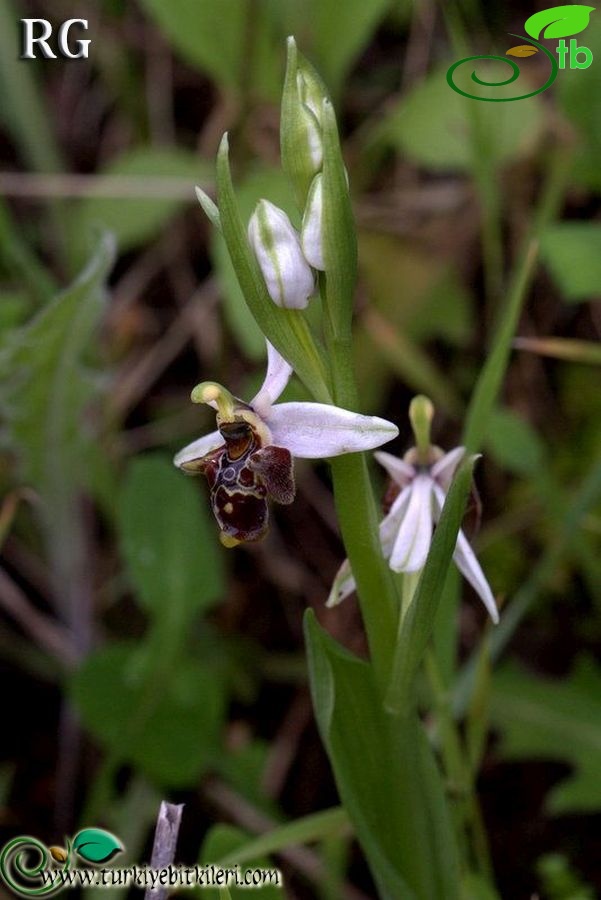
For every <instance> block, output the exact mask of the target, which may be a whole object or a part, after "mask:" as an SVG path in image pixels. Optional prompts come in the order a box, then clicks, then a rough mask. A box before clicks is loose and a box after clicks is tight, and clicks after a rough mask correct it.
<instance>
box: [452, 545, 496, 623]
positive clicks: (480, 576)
mask: <svg viewBox="0 0 601 900" xmlns="http://www.w3.org/2000/svg"><path fill="white" fill-rule="evenodd" d="M453 559H454V560H455V564H456V566H457V568H458V569H459V571H460V572H461V574H462V575H463V577H464V578H465V579H466V581H469V583H470V584H471V586H472V587H473V589H474V590H475V591H476V593H477V594H478V596H479V597H480V599H481V600H482V602H483V603H484V605H485V607H486V609H487V610H488V614H489V616H490V617H491V619H492V620H493V622H494V623H495V625H497V624H498V622H499V611H498V609H497V604H496V602H495V598H494V596H493V592H492V591H491V589H490V585H489V583H488V581H487V580H486V576H485V575H484V572H483V571H482V568H481V566H480V563H479V562H478V560H477V559H476V555H475V553H474V551H473V550H472V548H471V547H470V545H469V543H468V540H467V538H466V536H465V535H464V533H463V532H462V531H460V532H459V534H458V536H457V546H456V547H455V553H454V554H453Z"/></svg>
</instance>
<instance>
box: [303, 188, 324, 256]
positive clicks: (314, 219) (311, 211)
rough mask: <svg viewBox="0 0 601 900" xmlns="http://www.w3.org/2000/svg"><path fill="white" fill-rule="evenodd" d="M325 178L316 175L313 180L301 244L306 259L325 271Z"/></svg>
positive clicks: (304, 216) (304, 218)
mask: <svg viewBox="0 0 601 900" xmlns="http://www.w3.org/2000/svg"><path fill="white" fill-rule="evenodd" d="M322 181H323V178H322V176H321V175H316V176H315V178H314V179H313V181H312V182H311V187H310V188H309V195H308V197H307V205H306V207H305V212H304V215H303V224H302V228H301V246H302V248H303V253H304V255H305V259H306V260H307V261H308V262H310V263H311V265H312V266H313V268H314V269H319V270H320V271H321V272H325V268H326V265H325V262H324V257H323V185H322Z"/></svg>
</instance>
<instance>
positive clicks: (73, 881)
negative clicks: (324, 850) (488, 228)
mask: <svg viewBox="0 0 601 900" xmlns="http://www.w3.org/2000/svg"><path fill="white" fill-rule="evenodd" d="M65 844H66V846H65V847H47V846H46V845H45V844H43V843H42V841H39V840H38V839H37V838H34V837H30V836H28V835H23V836H21V837H16V838H14V839H13V840H12V841H9V842H8V844H5V845H4V847H3V848H2V850H1V851H0V883H1V882H4V884H6V886H7V887H8V888H9V889H10V890H11V891H12V892H13V893H14V894H16V896H17V897H50V896H53V895H55V894H58V893H60V892H61V891H66V890H73V889H74V888H78V889H80V890H82V889H83V890H85V889H90V888H91V889H99V890H113V889H115V888H138V889H141V890H144V889H150V890H157V889H159V888H166V889H168V890H170V891H178V892H179V891H183V890H198V889H201V890H202V889H205V888H215V887H217V888H227V887H235V888H239V889H241V890H245V889H248V890H254V889H256V888H261V887H265V886H273V887H282V886H283V878H282V873H281V872H280V870H279V869H275V868H273V869H264V868H258V867H257V868H248V869H247V868H242V867H241V866H239V865H237V864H236V865H232V866H229V867H228V868H223V867H221V866H217V865H212V864H209V865H194V866H181V865H173V864H171V863H170V864H169V865H165V866H162V867H161V868H153V867H152V865H150V866H148V865H146V864H142V865H129V866H127V867H123V868H120V867H118V866H108V865H106V864H107V863H110V862H111V861H112V860H113V859H114V857H116V856H117V855H118V854H119V853H121V852H122V851H124V849H125V848H124V847H123V845H122V844H121V842H120V841H119V839H118V838H116V837H115V835H114V834H111V833H110V831H103V830H102V829H101V828H84V829H83V830H82V831H79V832H78V833H77V834H76V835H75V837H74V838H72V839H66V841H65Z"/></svg>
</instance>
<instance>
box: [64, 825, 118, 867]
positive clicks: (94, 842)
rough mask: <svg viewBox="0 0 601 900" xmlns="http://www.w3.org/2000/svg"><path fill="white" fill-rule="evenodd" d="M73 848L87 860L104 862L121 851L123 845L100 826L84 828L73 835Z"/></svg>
mask: <svg viewBox="0 0 601 900" xmlns="http://www.w3.org/2000/svg"><path fill="white" fill-rule="evenodd" d="M73 849H74V850H75V851H76V852H77V854H78V856H81V858H82V859H85V860H86V861H87V862H92V863H104V862H108V861H109V860H110V859H112V858H113V857H114V856H116V855H117V853H121V851H122V850H123V847H122V846H121V843H120V841H118V840H117V838H116V837H115V835H114V834H111V833H110V831H103V830H102V829H101V828H84V829H83V831H78V832H77V834H76V835H75V837H74V839H73Z"/></svg>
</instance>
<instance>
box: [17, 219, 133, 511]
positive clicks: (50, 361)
mask: <svg viewBox="0 0 601 900" xmlns="http://www.w3.org/2000/svg"><path fill="white" fill-rule="evenodd" d="M114 255H115V244H114V241H113V239H112V237H111V236H109V235H104V236H103V237H101V238H100V240H99V241H98V244H97V246H96V249H95V252H94V255H93V256H92V258H91V260H90V262H89V263H88V265H87V266H86V268H85V269H84V270H83V272H82V273H81V275H80V276H79V277H78V278H77V279H76V280H75V281H74V283H73V284H72V285H71V287H69V288H67V290H65V291H63V292H62V293H61V294H59V295H58V296H57V297H56V298H55V299H54V300H53V301H52V302H51V303H49V304H48V305H47V306H45V307H44V308H43V310H42V311H41V312H40V313H39V314H38V315H36V316H35V317H34V318H33V319H32V320H31V321H30V322H28V323H27V324H26V325H24V326H23V327H21V328H17V329H15V330H11V331H7V332H6V333H5V334H3V336H2V343H1V344H0V418H1V419H2V422H3V427H2V433H1V434H0V437H1V438H2V442H3V443H4V445H5V446H8V447H10V448H11V449H12V450H13V451H14V452H15V454H16V456H17V460H18V462H19V468H20V474H21V478H22V479H23V480H24V481H27V482H29V483H31V484H33V485H35V486H36V487H37V488H38V490H40V492H41V493H42V495H43V496H44V498H45V499H46V500H47V501H48V503H49V504H51V503H52V502H53V501H54V500H56V497H57V495H61V494H62V493H63V492H64V490H65V481H64V479H65V477H66V474H67V473H68V479H69V483H70V485H71V486H72V487H73V486H74V485H75V486H76V485H77V484H78V483H79V484H80V483H81V480H82V477H83V476H82V470H83V467H84V465H85V455H86V451H87V448H88V447H89V446H91V444H92V443H93V439H94V435H93V429H91V428H89V427H88V426H87V425H86V423H85V422H84V421H83V413H84V410H85V408H86V407H87V406H88V404H89V403H90V401H91V399H92V398H93V397H94V396H97V394H98V391H99V388H100V384H99V382H98V379H97V378H96V379H93V378H92V377H91V373H90V371H89V370H88V369H87V368H85V367H84V364H83V358H84V353H85V351H86V350H87V349H88V348H89V346H90V343H91V339H92V336H93V334H94V332H95V330H96V328H97V326H98V323H99V321H100V318H101V315H102V313H103V311H104V309H105V300H106V297H105V291H104V282H105V279H106V277H107V275H108V272H109V270H110V268H111V266H112V263H113V259H114Z"/></svg>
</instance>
